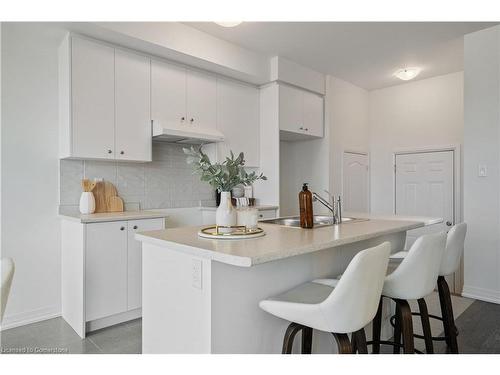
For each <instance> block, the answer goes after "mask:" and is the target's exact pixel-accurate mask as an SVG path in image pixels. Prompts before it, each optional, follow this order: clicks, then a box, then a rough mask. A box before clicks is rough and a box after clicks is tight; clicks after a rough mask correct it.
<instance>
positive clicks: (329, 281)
mask: <svg viewBox="0 0 500 375" xmlns="http://www.w3.org/2000/svg"><path fill="white" fill-rule="evenodd" d="M339 280H340V276H337V277H336V278H332V279H316V280H313V281H312V282H313V283H316V284H322V285H326V286H329V287H331V288H335V287H336V286H337V284H338V282H339Z"/></svg>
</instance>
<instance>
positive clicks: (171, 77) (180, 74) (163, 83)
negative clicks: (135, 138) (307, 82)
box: [151, 60, 186, 128]
mask: <svg viewBox="0 0 500 375" xmlns="http://www.w3.org/2000/svg"><path fill="white" fill-rule="evenodd" d="M151 117H152V119H153V121H157V122H159V123H160V125H161V126H162V127H164V128H172V127H174V128H177V127H179V126H183V125H185V124H186V69H185V68H182V67H178V66H175V65H171V64H166V63H164V62H160V61H155V60H152V61H151Z"/></svg>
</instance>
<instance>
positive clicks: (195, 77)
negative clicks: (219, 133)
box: [186, 70, 217, 129]
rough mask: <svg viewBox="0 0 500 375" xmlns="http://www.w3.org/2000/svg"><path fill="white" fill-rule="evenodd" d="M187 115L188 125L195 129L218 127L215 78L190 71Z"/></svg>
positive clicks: (188, 73)
mask: <svg viewBox="0 0 500 375" xmlns="http://www.w3.org/2000/svg"><path fill="white" fill-rule="evenodd" d="M186 114H187V118H186V119H187V121H188V123H189V124H190V125H192V126H194V127H195V128H207V129H215V128H216V127H217V82H216V78H215V77H214V76H211V75H208V74H206V73H200V72H197V71H194V70H188V72H187V79H186Z"/></svg>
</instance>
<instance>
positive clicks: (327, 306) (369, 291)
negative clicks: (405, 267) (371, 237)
mask: <svg viewBox="0 0 500 375" xmlns="http://www.w3.org/2000/svg"><path fill="white" fill-rule="evenodd" d="M390 251H391V245H390V243H389V242H384V243H382V244H380V245H378V246H376V247H372V248H369V249H366V250H363V251H360V252H359V253H357V254H356V255H355V256H354V258H353V259H352V260H351V262H350V263H349V265H348V266H347V269H346V270H345V272H344V274H343V275H342V278H341V279H340V280H339V282H338V284H337V286H336V287H335V289H334V290H333V291H332V293H331V294H330V295H329V296H328V297H327V298H326V299H325V300H324V301H323V302H321V303H320V304H319V307H320V310H321V312H322V315H323V317H324V322H325V325H326V326H325V327H322V329H323V330H324V331H327V332H336V333H350V332H356V331H358V330H360V329H361V328H363V327H365V326H366V325H367V324H368V323H370V322H371V321H372V320H373V318H374V317H375V314H376V313H377V308H378V303H379V300H380V296H381V293H382V287H383V285H384V279H385V274H386V272H387V265H388V263H389V254H390Z"/></svg>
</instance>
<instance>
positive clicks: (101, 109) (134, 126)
mask: <svg viewBox="0 0 500 375" xmlns="http://www.w3.org/2000/svg"><path fill="white" fill-rule="evenodd" d="M59 52H60V56H59V59H60V61H59V62H60V65H59V71H60V82H59V90H60V93H59V96H60V135H59V136H60V157H61V158H74V159H114V160H132V161H151V139H152V134H151V114H150V74H151V72H150V69H151V68H150V62H149V58H147V57H144V56H140V55H136V54H133V53H129V52H125V51H122V50H119V49H115V48H114V47H111V46H108V45H106V44H101V43H98V42H95V41H91V40H88V39H85V38H80V37H74V36H71V37H68V38H67V39H65V41H64V42H63V44H62V45H61V48H60V51H59Z"/></svg>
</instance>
